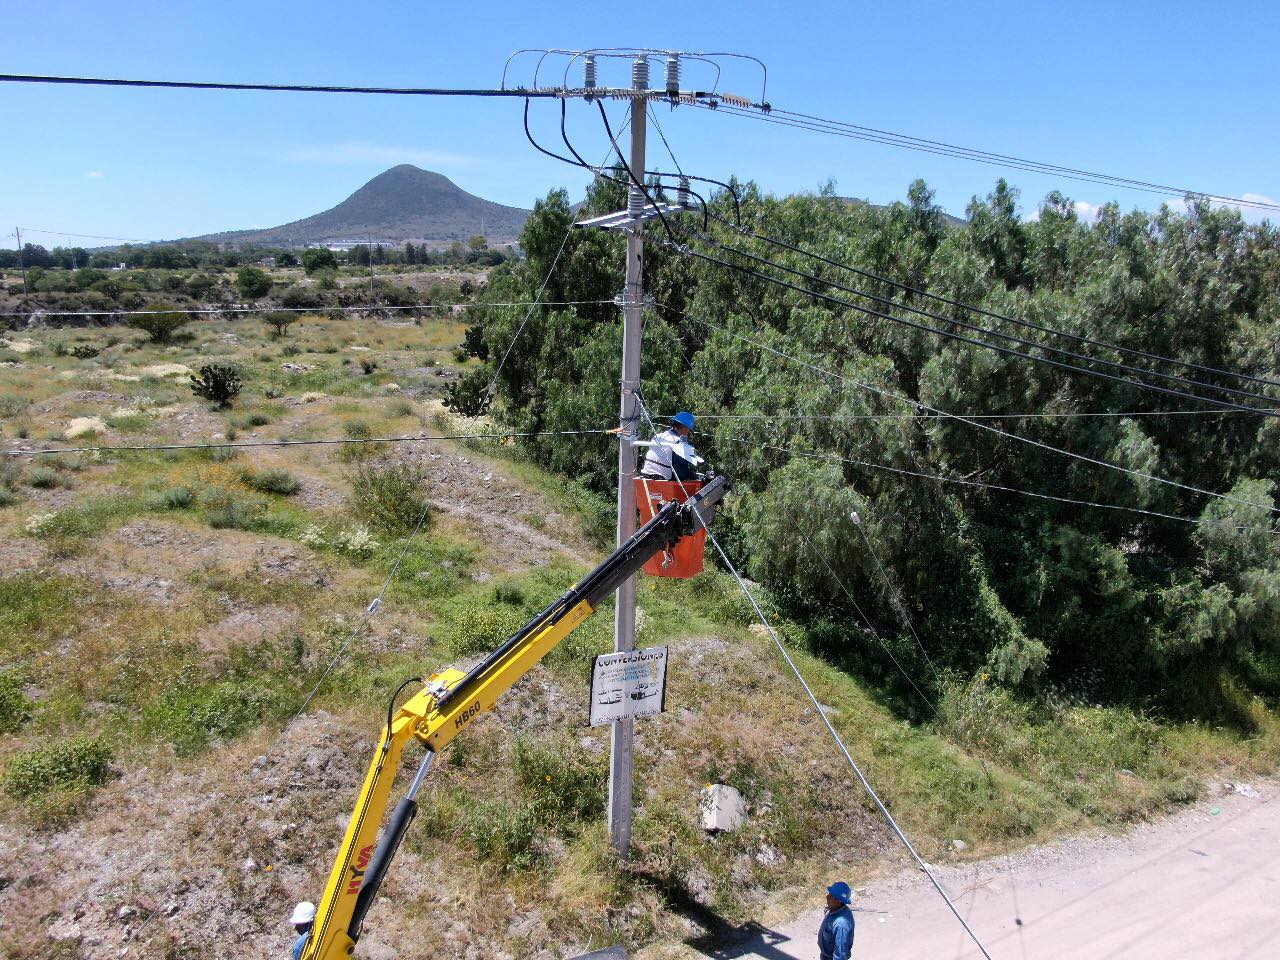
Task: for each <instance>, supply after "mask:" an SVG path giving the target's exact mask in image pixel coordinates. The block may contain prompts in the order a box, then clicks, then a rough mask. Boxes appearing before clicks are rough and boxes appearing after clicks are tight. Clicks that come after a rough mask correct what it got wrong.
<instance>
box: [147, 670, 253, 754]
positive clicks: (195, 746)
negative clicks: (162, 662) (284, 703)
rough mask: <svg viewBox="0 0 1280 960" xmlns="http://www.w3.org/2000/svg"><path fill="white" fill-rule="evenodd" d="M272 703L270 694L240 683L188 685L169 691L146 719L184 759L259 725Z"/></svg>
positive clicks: (150, 708) (226, 681)
mask: <svg viewBox="0 0 1280 960" xmlns="http://www.w3.org/2000/svg"><path fill="white" fill-rule="evenodd" d="M271 700H272V697H271V695H270V694H264V693H263V692H262V691H261V690H259V689H255V688H252V687H250V686H249V685H248V684H246V683H244V682H243V681H239V680H221V681H218V682H215V683H211V684H203V685H187V684H184V685H181V686H178V687H174V688H171V689H169V690H168V691H166V692H165V694H164V695H163V696H162V697H160V699H159V700H157V701H156V702H155V703H153V704H152V705H151V706H150V707H148V708H147V710H146V718H147V720H148V722H149V723H150V724H151V725H152V726H154V727H155V728H156V729H157V730H160V731H162V732H163V734H164V736H165V737H166V738H168V740H169V741H170V742H171V743H172V744H173V745H174V749H175V750H176V751H177V753H178V754H179V755H180V756H191V755H192V754H195V753H199V752H200V751H201V750H204V749H205V748H207V747H208V746H209V745H210V744H212V743H213V742H215V741H217V740H224V739H227V738H228V737H234V736H235V735H236V734H239V733H241V732H243V731H244V730H247V729H248V728H249V727H251V726H253V725H254V724H256V723H257V722H258V721H259V720H260V719H262V716H263V714H264V713H265V712H266V710H267V709H268V707H269V706H270V704H271Z"/></svg>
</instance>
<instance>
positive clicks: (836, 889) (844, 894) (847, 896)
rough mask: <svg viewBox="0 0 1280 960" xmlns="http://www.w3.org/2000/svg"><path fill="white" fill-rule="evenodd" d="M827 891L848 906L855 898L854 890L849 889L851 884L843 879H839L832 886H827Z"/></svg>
mask: <svg viewBox="0 0 1280 960" xmlns="http://www.w3.org/2000/svg"><path fill="white" fill-rule="evenodd" d="M827 893H829V894H831V895H832V896H833V897H835V898H836V899H837V900H839V901H840V902H841V903H843V904H844V905H845V906H848V905H849V901H850V900H852V899H853V891H852V890H850V889H849V885H848V884H847V883H845V882H844V881H843V880H837V881H836V882H835V883H833V884H832V885H831V886H829V887H827Z"/></svg>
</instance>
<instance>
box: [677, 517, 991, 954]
mask: <svg viewBox="0 0 1280 960" xmlns="http://www.w3.org/2000/svg"><path fill="white" fill-rule="evenodd" d="M699 519H701V517H699ZM702 524H703V529H704V530H706V532H707V539H708V540H709V541H710V543H711V545H712V546H713V547H715V548H716V552H717V553H718V554H720V559H721V560H722V561H723V562H724V565H725V567H726V568H728V570H729V572H730V573H731V574H733V579H734V580H736V581H737V583H738V587H739V588H740V589H741V590H742V592H743V594H745V595H746V598H747V600H748V601H749V602H750V604H751V606H752V609H754V610H755V614H756V617H757V618H758V619H759V621H760V622H761V623H762V624H763V625H764V628H765V630H767V631H768V633H769V637H770V638H771V639H772V640H773V645H774V646H775V647H777V649H778V652H779V653H780V654H782V659H783V660H785V661H786V664H787V666H788V667H789V668H790V669H791V672H792V674H794V675H795V678H796V680H797V681H799V683H800V686H801V687H802V688H804V692H805V694H806V695H807V696H808V698H809V702H810V703H812V704H813V709H814V712H815V714H816V715H817V716H818V718H819V719H820V720H821V721H822V723H823V725H824V726H825V727H826V728H827V732H828V733H829V734H830V735H831V739H832V740H834V741H835V744H836V747H837V749H838V750H839V751H840V753H841V754H842V755H843V756H844V759H845V762H846V763H848V764H849V767H850V769H852V770H853V772H854V775H855V776H857V778H858V781H859V782H860V783H861V784H862V788H863V789H864V790H865V791H866V792H867V796H869V797H870V798H871V800H872V802H873V803H874V804H875V805H876V809H878V810H879V811H880V815H881V816H883V817H884V819H885V821H886V822H887V823H888V824H889V827H890V829H891V830H893V832H894V835H895V836H897V838H898V840H899V841H900V842H901V843H902V845H903V846H904V847H906V849H907V852H908V853H910V854H911V857H912V859H914V860H915V862H916V865H917V866H919V868H920V869H921V870H922V871H923V872H924V875H925V876H926V877H928V878H929V882H930V883H932V884H933V887H934V889H935V890H937V891H938V895H939V896H940V897H942V899H943V900H944V901H945V902H946V904H947V909H949V910H950V911H951V912H952V914H954V915H955V918H956V919H957V920H959V921H960V925H961V926H962V927H964V929H965V933H967V934H968V935H969V939H971V940H972V941H973V942H974V944H976V945H977V947H978V949H979V950H980V951H981V952H982V955H983V956H984V957H986V958H987V960H991V954H990V953H988V952H987V948H986V947H985V946H984V945H983V943H982V941H981V940H980V939H978V935H977V934H976V933H974V931H973V928H972V927H970V926H969V924H968V922H967V921H966V920H965V918H964V916H963V915H962V914H961V913H960V911H959V909H958V908H957V907H956V905H955V903H954V902H953V901H952V900H951V898H950V897H949V896H947V892H946V890H944V889H943V887H942V884H941V883H939V882H938V878H937V877H935V876H934V874H933V871H932V870H931V869H930V868H929V865H928V864H927V863H925V861H924V858H923V857H921V856H920V854H919V853H917V852H916V848H915V847H914V846H912V844H911V841H910V840H909V839H907V835H906V833H904V832H903V830H902V828H901V827H900V826H898V822H897V820H895V819H894V818H893V814H891V813H890V812H889V808H888V807H887V806H885V804H884V801H883V800H881V799H880V795H879V794H878V793H876V790H875V788H874V787H873V786H872V785H871V781H870V780H868V779H867V776H866V774H865V773H863V772H862V768H861V767H860V766H859V765H858V762H857V761H856V760H854V759H853V755H852V754H851V753H850V752H849V748H848V747H846V746H845V743H844V740H843V739H842V738H841V736H840V734H839V733H838V732H837V731H836V728H835V725H834V724H832V722H831V718H830V717H828V716H827V711H826V710H824V709H823V707H822V704H821V703H820V702H819V701H818V698H817V696H816V695H815V694H814V692H813V689H812V688H811V687H810V686H809V684H808V682H807V681H806V680H805V678H804V674H802V673H801V672H800V668H799V667H797V666H796V663H795V661H794V660H793V659H792V658H791V654H789V653H788V652H787V648H786V647H785V646H783V643H782V641H781V640H780V639H779V638H778V633H777V631H776V630H774V629H773V625H772V624H771V623H770V622H769V620H768V618H767V617H766V616H765V615H764V611H763V610H761V609H760V604H759V603H758V602H756V598H755V596H754V594H752V592H751V589H750V588H749V587H748V586H747V584H746V582H745V581H744V580H743V579H742V575H741V574H739V573H738V569H737V567H735V566H734V565H733V561H732V560H730V559H729V555H728V554H727V553H725V551H724V548H723V547H722V546H720V541H719V540H717V539H716V536H715V534H713V533H712V532H711V530H710V528H709V527H707V524H706V521H702Z"/></svg>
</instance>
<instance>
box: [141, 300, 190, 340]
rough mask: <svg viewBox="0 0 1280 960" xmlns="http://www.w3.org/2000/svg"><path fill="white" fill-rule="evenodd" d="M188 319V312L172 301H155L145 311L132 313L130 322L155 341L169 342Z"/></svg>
mask: <svg viewBox="0 0 1280 960" xmlns="http://www.w3.org/2000/svg"><path fill="white" fill-rule="evenodd" d="M188 319H189V316H188V314H185V313H182V312H181V311H179V310H178V308H177V307H175V306H174V305H173V304H171V303H153V304H151V305H150V306H148V307H147V308H146V310H144V311H143V312H141V313H135V314H132V315H130V317H129V318H128V324H129V326H131V327H133V328H134V329H135V330H142V331H144V332H145V333H146V334H147V336H148V337H150V338H151V340H152V342H154V343H168V342H169V341H170V340H171V339H172V338H173V335H174V334H175V333H177V332H178V330H179V329H180V328H181V327H183V326H185V325H186V323H187V321H188Z"/></svg>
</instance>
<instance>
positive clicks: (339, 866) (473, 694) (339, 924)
mask: <svg viewBox="0 0 1280 960" xmlns="http://www.w3.org/2000/svg"><path fill="white" fill-rule="evenodd" d="M728 489H729V484H728V481H726V480H725V479H724V478H723V477H716V478H715V479H714V480H712V481H710V482H709V483H708V484H706V485H705V486H704V487H703V488H702V490H701V491H699V492H698V493H697V494H695V495H694V496H693V497H691V498H690V499H688V500H687V501H685V502H684V503H670V504H667V505H666V506H665V507H664V508H663V509H662V510H661V511H659V512H658V513H657V514H656V515H655V516H654V518H653V519H652V520H650V521H649V522H648V523H646V524H645V525H644V526H643V527H642V528H640V530H638V531H636V533H635V535H634V536H632V537H631V538H630V539H629V540H627V542H626V543H624V544H622V545H621V546H620V547H618V549H617V550H615V551H614V552H613V553H612V554H610V555H609V556H608V557H607V558H606V559H605V560H604V561H603V562H602V563H601V564H600V565H599V566H598V567H596V569H595V570H593V571H592V572H591V573H589V574H587V576H586V577H584V578H583V579H582V580H581V581H579V582H578V583H577V584H575V585H574V586H573V587H572V588H570V589H569V590H568V591H567V592H566V593H565V594H564V595H563V596H561V597H560V598H559V599H557V600H556V601H555V602H554V603H552V604H551V605H550V606H548V607H547V608H546V609H545V610H543V611H542V612H541V613H539V614H538V615H537V616H535V617H534V618H533V619H532V620H530V621H529V622H528V623H527V624H525V625H524V626H523V627H522V628H521V629H520V630H519V631H517V632H516V633H515V634H514V635H513V636H512V637H510V638H509V639H508V640H507V641H506V642H505V643H503V644H502V646H500V647H498V649H497V650H495V651H493V653H491V654H489V656H487V657H485V659H484V660H482V661H481V662H480V663H479V664H477V665H476V666H475V667H473V668H472V669H471V670H470V671H468V672H466V673H463V672H462V671H461V670H452V669H448V670H442V671H440V672H439V673H435V674H432V675H431V677H429V678H428V679H427V681H426V683H425V684H424V685H423V688H422V689H421V690H419V691H418V692H417V693H416V694H414V695H413V696H412V697H410V698H409V700H407V701H406V702H405V703H404V705H403V706H401V707H400V708H399V709H398V710H395V711H394V713H389V715H388V717H387V725H386V727H385V728H384V729H383V731H382V737H381V739H380V741H379V743H378V748H377V750H376V751H375V752H374V755H373V760H372V761H371V762H370V764H369V770H368V772H367V773H366V774H365V778H364V785H363V786H362V787H361V789H360V796H359V799H358V800H357V802H356V806H355V810H354V811H353V812H352V814H351V820H350V821H349V822H348V824H347V830H346V834H345V835H344V836H343V839H342V844H341V846H340V847H339V848H338V855H337V858H336V859H335V861H334V864H333V868H332V869H331V870H330V872H329V880H328V882H327V883H326V884H325V890H324V896H323V897H322V898H321V900H320V903H319V904H318V905H317V908H316V919H315V923H314V925H313V926H312V930H311V936H310V938H309V940H308V941H307V943H306V946H305V947H304V948H303V951H302V958H303V960H345V958H346V957H348V956H350V955H351V954H352V953H353V952H354V951H355V945H356V941H357V940H359V939H360V932H361V928H362V927H363V925H364V919H365V916H366V915H367V914H368V912H369V908H370V907H371V906H372V905H373V900H374V898H375V897H376V896H377V894H378V888H379V887H380V886H381V884H382V880H383V878H384V877H385V876H386V872H387V868H388V867H389V866H390V864H391V860H392V858H393V857H394V856H395V854H396V851H397V850H398V849H399V847H400V841H401V840H402V839H403V838H404V834H405V831H406V830H407V829H408V828H409V824H410V823H411V822H412V821H413V818H414V816H415V814H416V813H417V809H418V802H417V797H418V792H419V791H420V790H421V788H422V784H423V781H424V780H425V778H426V775H427V771H428V770H429V769H430V767H431V761H432V760H433V759H434V758H435V756H436V754H438V753H439V752H440V751H441V750H443V749H444V748H445V747H446V746H448V744H449V741H451V740H452V739H453V738H454V737H456V736H457V735H458V734H459V733H461V732H462V731H463V730H464V729H465V728H466V727H467V726H468V725H469V724H470V723H471V722H472V721H474V720H475V719H476V717H478V716H479V715H480V714H481V713H483V712H485V711H486V710H492V709H493V706H494V704H495V703H496V702H497V700H498V698H499V697H500V696H502V694H504V693H506V692H507V691H508V690H510V689H511V687H512V686H513V685H514V684H515V683H516V681H518V680H519V679H520V678H521V677H523V676H524V675H525V674H526V673H528V672H529V671H530V670H531V669H532V668H533V667H534V666H535V665H536V664H537V663H538V661H540V660H541V659H542V658H543V657H545V656H546V655H547V654H548V653H549V652H550V651H551V650H552V649H554V648H555V646H556V644H558V643H559V642H560V641H561V640H563V639H564V638H565V637H567V636H568V635H569V634H571V633H572V632H573V631H574V630H576V629H577V628H578V627H579V626H580V625H581V624H582V622H583V621H584V620H586V619H587V618H588V617H590V616H591V614H593V613H594V612H595V611H596V609H597V607H598V606H599V605H600V603H602V602H603V601H604V600H605V599H606V598H607V597H608V596H609V594H611V593H613V592H614V591H615V590H616V589H617V588H618V586H619V585H621V584H622V583H623V582H624V581H626V580H627V579H628V578H629V577H632V576H634V575H635V574H636V573H637V572H638V571H639V570H640V568H641V567H642V566H644V564H645V563H646V562H647V561H648V560H649V559H650V558H651V557H653V556H654V555H655V554H656V553H658V552H659V551H661V550H669V549H670V548H671V547H672V546H674V544H675V542H676V541H677V540H679V539H680V538H681V537H685V536H688V535H689V534H691V533H694V532H696V531H697V530H700V529H702V528H703V527H704V526H706V525H708V524H709V523H710V522H711V518H712V516H713V515H714V513H715V508H716V505H717V504H718V503H719V502H720V500H721V499H722V498H723V497H724V494H725V493H726V492H727V491H728ZM415 739H416V740H420V741H422V743H423V744H424V745H425V747H426V753H425V755H424V756H423V759H422V762H421V764H420V765H419V767H418V771H417V773H416V775H415V776H414V778H413V782H412V783H411V784H410V785H409V790H408V792H407V793H406V794H405V796H404V798H403V799H402V800H401V801H400V802H399V804H397V806H396V809H395V812H394V813H393V814H392V815H391V819H390V820H389V821H388V822H387V824H386V827H385V829H383V828H382V822H383V819H384V817H385V814H386V809H387V804H388V802H389V801H390V796H391V786H392V784H393V783H394V781H395V777H396V773H397V771H398V770H399V768H400V761H401V756H402V754H403V752H404V749H405V747H406V746H407V745H408V744H409V742H410V740H415ZM380 829H381V830H382V836H381V839H379V838H378V832H379V830H380Z"/></svg>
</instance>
